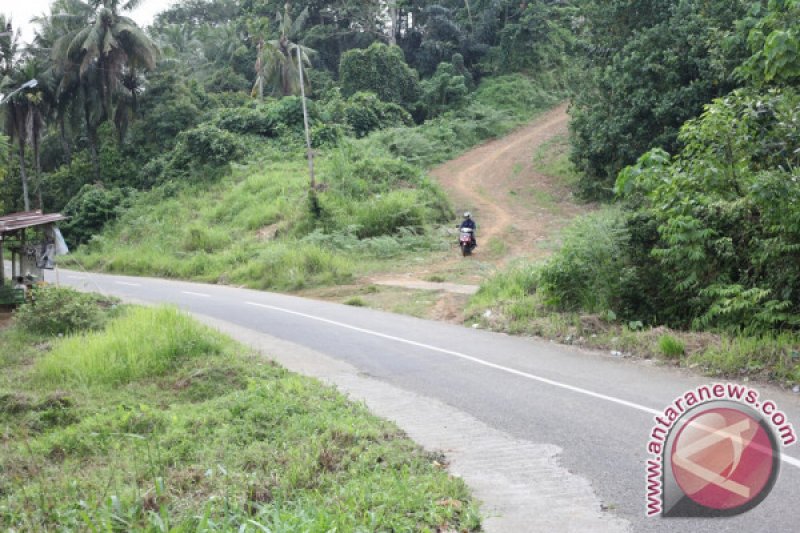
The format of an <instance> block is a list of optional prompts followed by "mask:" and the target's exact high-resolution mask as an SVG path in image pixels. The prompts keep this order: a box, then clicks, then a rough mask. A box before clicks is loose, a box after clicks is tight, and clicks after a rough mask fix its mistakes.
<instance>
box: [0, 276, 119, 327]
mask: <svg viewBox="0 0 800 533" xmlns="http://www.w3.org/2000/svg"><path fill="white" fill-rule="evenodd" d="M33 297H34V301H33V302H26V303H24V304H22V305H21V306H19V308H18V309H17V311H16V313H15V314H14V317H15V321H16V323H17V324H18V325H19V327H20V328H22V329H24V330H27V331H30V332H31V333H37V334H41V335H56V334H59V333H62V334H68V333H75V332H79V331H84V330H92V329H98V328H100V327H102V326H103V324H104V323H105V321H106V318H107V314H106V312H105V311H104V310H103V309H102V308H101V304H102V305H108V304H109V301H108V300H105V299H101V298H99V297H98V296H97V295H93V294H86V293H81V292H77V291H75V290H72V289H68V288H63V287H53V286H50V285H46V286H43V287H36V288H35V289H34V293H33Z"/></svg>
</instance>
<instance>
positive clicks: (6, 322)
mask: <svg viewBox="0 0 800 533" xmlns="http://www.w3.org/2000/svg"><path fill="white" fill-rule="evenodd" d="M13 317H14V314H13V313H12V312H11V311H5V310H3V309H0V330H3V329H5V328H8V327H11V319H12V318H13Z"/></svg>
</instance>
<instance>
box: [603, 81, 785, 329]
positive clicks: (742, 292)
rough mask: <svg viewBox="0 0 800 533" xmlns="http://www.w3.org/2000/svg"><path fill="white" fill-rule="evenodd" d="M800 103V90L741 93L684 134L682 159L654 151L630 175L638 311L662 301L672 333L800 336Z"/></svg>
mask: <svg viewBox="0 0 800 533" xmlns="http://www.w3.org/2000/svg"><path fill="white" fill-rule="evenodd" d="M798 104H800V95H798V93H797V92H796V91H794V90H793V89H783V90H779V89H776V90H771V91H768V92H766V93H760V92H754V91H751V90H739V91H735V92H733V93H731V94H730V95H728V96H727V97H725V98H722V99H718V100H716V101H714V102H713V103H712V104H709V105H708V106H706V111H705V113H704V114H703V116H702V117H701V118H700V119H697V120H693V121H690V122H687V123H686V124H685V125H684V126H683V128H682V129H681V134H680V137H679V138H680V140H681V141H682V142H683V143H684V145H685V148H684V149H683V150H682V151H681V152H680V153H679V154H678V155H676V156H674V157H670V155H669V154H667V153H666V152H664V151H663V150H658V149H654V150H651V151H650V152H648V153H646V154H644V155H643V156H641V157H640V158H639V160H638V162H637V163H636V165H633V166H631V167H627V168H626V169H624V170H623V171H622V172H621V173H620V174H619V176H618V178H617V182H616V192H617V194H618V195H619V196H620V197H622V198H623V200H624V203H625V205H626V207H627V208H628V210H629V212H630V215H629V220H630V222H629V224H628V226H629V228H630V232H631V236H632V240H631V247H630V249H629V250H628V252H627V255H628V256H629V264H630V266H631V267H632V268H633V269H634V270H635V271H636V272H637V274H636V277H637V278H638V280H639V281H638V282H637V283H636V287H637V290H636V291H631V294H630V298H629V300H630V302H631V304H633V305H638V304H639V303H640V302H641V301H642V300H644V301H651V302H654V304H653V306H652V312H653V315H654V317H655V319H656V320H657V321H660V322H661V323H665V324H667V325H669V326H671V327H689V326H691V327H694V328H699V329H719V330H731V331H733V330H739V329H746V330H748V332H749V333H754V334H759V333H764V332H767V331H771V330H775V329H797V328H798V327H800V268H798V265H800V208H798V206H800V187H798V180H800V175H798V172H797V168H798V165H799V164H800V135H798V133H797V131H798V130H797V127H796V124H797V122H798V120H800V105H798ZM636 293H638V295H637V294H636Z"/></svg>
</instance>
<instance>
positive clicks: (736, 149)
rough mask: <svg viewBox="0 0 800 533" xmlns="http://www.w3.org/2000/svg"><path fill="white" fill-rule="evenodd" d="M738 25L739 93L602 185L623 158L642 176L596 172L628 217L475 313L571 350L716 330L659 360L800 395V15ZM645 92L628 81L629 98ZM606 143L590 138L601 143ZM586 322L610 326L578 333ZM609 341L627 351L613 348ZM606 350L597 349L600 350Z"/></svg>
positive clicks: (629, 56)
mask: <svg viewBox="0 0 800 533" xmlns="http://www.w3.org/2000/svg"><path fill="white" fill-rule="evenodd" d="M655 4H656V3H653V5H655ZM712 4H713V3H712ZM751 4H752V3H751ZM692 5H693V3H692V2H685V3H680V5H679V6H674V7H671V8H669V10H668V11H669V12H670V13H671V14H672V16H677V15H679V14H681V13H684V11H685V10H687V9H690V7H691V6H692ZM744 7H745V6H740V5H739V4H738V3H734V8H737V9H738V8H744ZM620 9H623V8H620ZM665 9H666V8H665ZM707 13H708V12H706V11H704V12H702V13H696V15H697V16H700V15H701V14H707ZM731 13H732V14H736V15H737V16H739V17H741V18H739V19H738V20H736V21H735V24H733V26H732V28H730V30H729V31H728V32H727V33H725V32H723V33H724V34H725V35H726V39H725V40H724V42H725V43H728V44H730V45H733V44H737V43H738V44H741V45H742V46H745V48H746V50H747V53H746V54H745V53H743V52H741V51H739V52H738V55H737V56H736V57H738V58H739V60H738V61H733V59H732V58H729V59H731V62H730V63H728V64H727V68H728V69H729V70H728V79H730V80H731V83H733V84H734V85H736V86H738V88H736V89H734V90H732V91H731V92H727V93H726V94H724V95H722V96H720V97H719V98H716V99H714V100H713V101H708V102H705V105H704V106H703V110H702V112H701V113H700V114H699V116H697V117H696V118H692V119H691V120H688V121H686V122H685V123H683V125H682V126H681V127H680V129H679V132H678V133H676V134H674V135H672V134H671V135H670V138H671V139H672V140H671V141H670V142H668V143H666V142H663V140H662V141H660V140H659V139H657V138H652V137H651V138H650V140H649V141H648V143H647V145H646V146H649V147H651V149H650V150H649V151H647V152H646V153H644V155H641V156H640V157H638V161H635V162H634V161H630V160H628V159H627V157H628V156H625V157H622V156H621V155H620V157H618V158H616V163H614V164H612V165H610V166H608V165H606V166H602V168H603V169H605V170H604V171H603V172H606V171H608V170H613V168H614V166H615V165H616V166H618V167H622V166H623V163H625V162H626V160H627V162H630V163H633V164H632V165H630V166H627V167H624V168H622V169H621V171H620V172H619V173H618V174H617V173H612V174H610V175H609V174H603V172H599V170H600V169H601V166H598V167H595V170H597V171H598V172H599V173H598V172H596V173H594V174H592V173H591V172H588V173H586V174H584V176H583V179H584V184H590V185H591V187H604V186H606V185H605V184H607V183H608V182H609V178H616V182H615V186H614V189H613V193H614V196H615V201H616V204H617V205H616V206H615V207H614V208H609V209H608V210H606V211H605V212H603V213H601V214H596V215H590V216H589V217H588V218H586V219H585V220H582V221H579V222H578V223H577V225H576V226H575V227H574V228H571V229H570V230H568V231H567V232H566V233H565V236H564V244H563V246H562V247H561V248H560V250H558V251H557V252H556V253H555V254H554V256H553V257H552V258H551V259H550V260H549V261H547V262H546V263H544V264H541V265H520V266H518V267H517V268H515V269H513V270H512V271H510V272H505V273H501V274H500V275H498V276H497V277H496V278H495V279H493V280H491V281H489V282H488V283H487V284H486V285H485V286H484V287H483V288H482V290H481V292H480V293H479V294H478V295H477V296H476V297H475V299H474V300H473V313H475V314H476V315H477V313H480V312H482V310H483V309H485V308H487V307H492V308H494V309H497V310H500V311H501V313H504V314H506V316H510V317H511V321H512V323H513V324H515V325H514V326H513V327H514V328H516V329H517V330H521V331H530V330H531V329H534V330H536V329H544V330H550V331H551V333H553V332H554V331H556V332H558V333H557V334H558V335H563V336H564V337H569V338H570V340H573V339H574V340H577V339H578V338H580V339H582V342H583V343H586V344H592V343H595V344H599V345H602V346H608V345H609V344H610V345H611V346H614V345H615V344H616V348H620V347H622V346H623V345H625V346H624V347H625V348H628V349H636V348H637V346H636V344H637V343H636V342H627V343H626V342H625V341H624V337H625V336H626V335H627V336H628V337H629V340H630V337H635V336H636V335H635V334H633V335H628V333H631V332H635V331H637V330H643V329H645V330H646V329H648V328H649V327H651V326H652V327H659V328H662V330H661V331H662V332H663V331H664V329H663V327H664V326H666V327H669V328H672V329H675V330H692V331H695V332H699V331H707V332H712V333H714V334H716V335H715V336H711V337H707V338H706V339H705V340H704V341H703V342H701V343H700V345H699V346H694V347H689V346H683V345H682V344H681V345H679V346H677V347H675V349H670V348H669V347H667V348H662V349H655V348H653V347H647V348H646V349H645V352H649V353H659V352H663V353H662V355H664V356H666V357H667V358H670V359H677V360H681V361H683V362H684V363H686V364H690V365H702V366H704V367H706V368H708V369H709V370H711V371H713V372H715V373H724V374H728V375H735V376H741V375H743V374H755V375H759V376H763V377H766V378H767V379H774V380H778V381H780V382H783V383H786V384H788V385H790V386H792V385H794V384H797V383H798V382H800V337H798V333H797V332H798V330H799V329H800V284H799V283H798V281H799V280H800V233H799V232H798V229H800V202H798V199H800V174H798V168H800V159H799V157H800V136H798V132H800V128H798V126H800V114H799V113H800V99H798V95H797V91H796V87H797V83H798V82H799V81H800V52H799V51H800V48H799V47H798V43H800V23H799V22H798V21H799V20H800V3H798V2H794V1H786V2H781V1H771V2H769V3H768V5H764V6H760V5H750V6H749V8H748V9H747V10H745V11H744V12H741V13H739V12H737V11H736V9H734V10H733V11H732V12H731ZM731 13H729V14H726V15H725V16H726V17H727V16H729V15H730V14H731ZM629 14H630V13H629ZM659 20H660V21H661V22H659V26H661V25H666V27H664V28H662V29H660V30H659V31H665V30H668V29H669V28H673V29H674V31H679V30H680V27H681V25H683V24H685V23H686V20H687V18H686V17H685V16H681V17H680V18H675V19H670V18H669V17H667V18H662V19H659ZM714 31H715V32H719V31H721V30H720V28H719V27H716V29H715V30H714ZM644 33H646V32H644ZM636 35H637V38H638V37H641V36H642V35H643V33H638V32H637V33H636ZM706 44H707V45H709V46H710V44H711V43H710V41H706ZM677 52H678V49H672V50H669V49H667V50H662V51H661V53H677ZM640 54H641V50H633V49H629V48H615V49H613V53H612V54H611V55H612V56H613V63H614V64H615V65H621V64H625V62H626V61H628V62H631V61H633V62H635V61H638V60H639V59H640ZM605 61H607V60H605V59H604V60H603V62H605ZM718 66H720V65H718ZM658 68H660V69H662V70H664V74H665V75H664V76H662V77H660V78H659V79H660V80H661V82H660V83H672V82H673V78H672V77H670V76H666V73H668V72H671V71H670V69H672V68H674V69H676V70H675V74H676V75H677V74H678V73H685V71H684V70H683V67H682V66H681V64H680V62H678V63H666V64H663V63H659V67H658ZM600 70H601V69H598V70H597V71H596V72H595V74H597V75H599V74H600ZM604 72H606V74H607V73H608V70H606V71H604ZM701 79H702V76H701ZM651 81H653V80H652V79H651ZM640 82H641V80H639V79H636V80H635V79H634V78H628V77H624V76H623V77H621V78H619V79H617V80H616V83H617V84H618V88H621V87H624V86H625V84H627V83H640ZM677 87H680V85H676V88H677ZM715 90H719V87H717V88H716V89H715ZM635 94H636V96H637V98H638V97H641V98H645V93H639V92H637V93H635ZM666 94H667V93H665V92H661V93H659V94H651V96H650V97H648V98H645V100H643V102H644V103H646V104H647V108H648V109H650V110H655V109H658V108H659V107H658V106H659V104H658V102H659V101H660V99H661V98H662V97H664V96H665V95H666ZM583 97H584V98H585V97H587V95H585V94H584V95H583ZM598 109H599V108H594V110H592V108H588V107H583V108H581V109H579V110H577V112H576V113H577V114H576V122H575V124H574V128H575V129H574V132H575V134H576V135H577V136H578V137H580V136H581V135H583V134H584V133H586V134H588V130H583V128H584V123H583V121H584V120H586V119H588V118H589V117H591V118H592V120H599V119H600V114H599V110H598ZM609 109H611V108H606V109H605V110H604V111H603V113H607V112H608V110H609ZM670 109H671V108H670ZM627 112H628V111H624V112H622V113H621V115H620V116H623V115H625V113H627ZM637 123H639V122H638V121H637ZM645 123H646V121H645ZM597 131H598V130H597V129H596V128H594V129H593V133H592V134H591V138H592V139H594V140H597V139H598V137H597ZM614 131H615V130H614V128H608V129H603V130H601V134H602V135H606V134H613V132H614ZM581 132H583V133H581ZM616 132H617V133H620V130H616ZM618 138H619V137H618ZM593 142H594V141H593ZM581 146H582V145H581V142H580V141H579V142H578V143H577V144H575V145H574V150H576V152H575V153H576V154H578V155H580V154H583V155H581V156H580V157H583V156H585V155H586V152H582V151H581V150H582V148H581ZM604 146H606V148H608V147H610V146H611V144H609V143H606V144H605V145H604ZM625 147H626V149H627V147H629V145H625ZM667 148H671V149H673V152H672V153H669V152H667V150H666V149H667ZM634 153H635V152H634ZM615 157H616V156H615ZM581 160H582V161H584V163H586V164H590V163H591V161H592V159H581ZM594 161H595V163H596V162H597V160H594ZM591 187H584V189H586V190H589V189H591ZM553 311H556V312H560V313H566V314H562V315H560V316H561V318H560V319H559V320H560V324H554V323H553V321H552V320H550V319H545V321H544V323H543V322H542V320H541V319H542V318H544V317H549V316H550V313H552V312H553ZM575 313H578V314H581V313H582V314H594V315H595V317H598V316H599V317H600V319H601V320H599V321H598V320H594V321H591V320H590V321H585V320H583V321H582V320H581V319H580V317H579V316H576V314H575ZM551 318H552V317H551ZM602 321H605V322H607V323H612V324H614V323H616V324H618V325H619V326H622V328H621V329H622V331H620V327H619V326H617V327H616V328H612V329H613V330H614V331H613V332H612V333H611V334H609V335H608V336H607V337H606V338H600V337H603V333H604V330H607V329H609V327H608V326H606V327H604V326H602V325H598V324H602ZM537 322H538V324H537ZM557 322H558V321H557ZM598 334H599V337H598ZM665 334H666V333H665ZM647 335H650V336H651V339H650V340H651V341H652V340H659V337H658V335H656V336H655V339H653V338H652V337H653V336H652V335H651V334H650V333H649V331H645V332H644V333H643V334H642V336H645V337H646V336H647ZM611 337H614V338H616V343H614V342H609V339H610V338H611ZM594 338H599V340H589V339H594ZM688 338H690V339H691V336H689V337H688ZM621 339H622V340H621ZM695 340H696V337H695ZM659 343H661V341H660V340H659ZM645 344H647V343H645ZM663 344H664V346H667V345H669V344H670V341H669V340H664V341H663ZM651 346H652V343H651Z"/></svg>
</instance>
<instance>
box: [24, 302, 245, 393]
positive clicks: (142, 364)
mask: <svg viewBox="0 0 800 533" xmlns="http://www.w3.org/2000/svg"><path fill="white" fill-rule="evenodd" d="M229 346H230V344H229V342H228V341H226V340H225V339H224V338H223V337H222V336H220V335H218V334H216V333H214V332H212V331H211V330H210V329H208V328H206V327H203V326H201V325H199V324H197V323H196V322H194V321H193V320H192V319H191V318H189V317H188V316H187V315H186V314H184V313H182V312H180V311H178V310H177V309H174V308H171V307H160V308H156V309H151V308H134V309H131V310H129V311H127V312H126V313H125V314H124V315H123V316H121V317H119V318H117V319H115V320H112V321H111V322H110V323H109V324H108V326H107V328H106V329H105V330H104V331H101V332H90V333H83V334H80V335H75V336H72V337H69V338H67V339H65V340H64V341H63V342H61V343H59V344H58V345H57V346H56V347H55V348H54V349H53V350H52V351H51V352H50V353H49V354H47V356H45V357H44V358H42V359H41V360H40V361H39V362H38V363H37V371H38V374H39V376H40V377H41V379H42V380H43V381H44V382H47V383H50V384H58V383H81V384H85V385H96V384H102V385H117V384H121V383H127V382H129V381H133V380H135V379H139V378H143V377H147V376H154V375H160V374H163V373H164V372H166V371H168V370H170V369H171V368H174V367H175V365H176V364H177V362H178V361H179V360H181V359H184V358H191V357H199V356H208V355H214V354H220V353H222V352H223V351H224V350H225V349H226V348H227V347H229Z"/></svg>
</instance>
